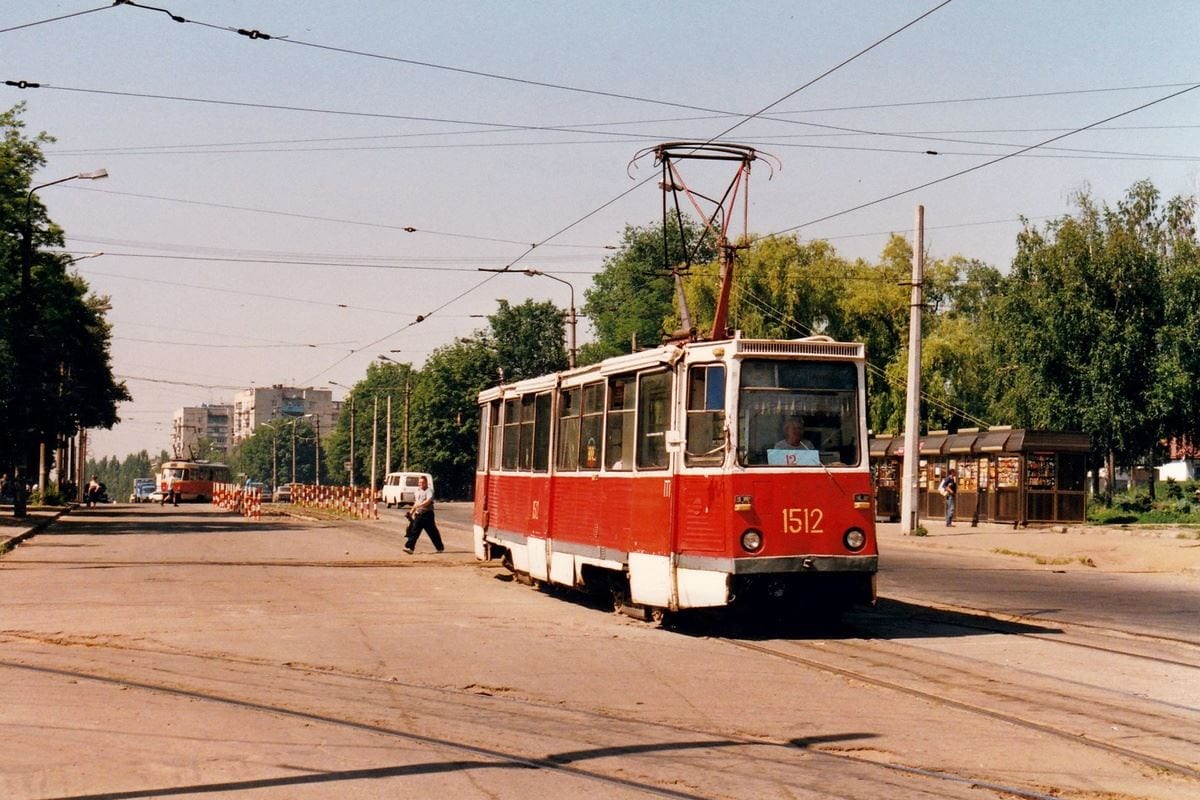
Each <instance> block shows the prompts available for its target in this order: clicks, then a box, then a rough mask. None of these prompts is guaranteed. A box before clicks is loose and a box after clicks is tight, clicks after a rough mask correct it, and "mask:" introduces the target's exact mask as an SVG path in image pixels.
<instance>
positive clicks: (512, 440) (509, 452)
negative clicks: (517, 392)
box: [500, 398, 521, 469]
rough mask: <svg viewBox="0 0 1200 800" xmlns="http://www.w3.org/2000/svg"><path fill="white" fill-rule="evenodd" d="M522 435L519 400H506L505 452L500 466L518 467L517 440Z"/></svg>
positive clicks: (506, 467) (505, 467)
mask: <svg viewBox="0 0 1200 800" xmlns="http://www.w3.org/2000/svg"><path fill="white" fill-rule="evenodd" d="M520 435H521V417H520V416H519V413H518V408H517V400H516V399H515V398H514V399H512V400H505V401H504V454H503V455H502V456H501V457H500V466H501V467H503V468H504V469H516V468H517V442H518V441H519V439H520Z"/></svg>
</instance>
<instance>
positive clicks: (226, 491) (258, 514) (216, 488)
mask: <svg viewBox="0 0 1200 800" xmlns="http://www.w3.org/2000/svg"><path fill="white" fill-rule="evenodd" d="M212 502H213V505H214V506H217V507H218V508H224V509H228V510H229V511H236V512H238V513H239V514H241V515H242V516H243V517H246V518H248V519H262V488H261V487H258V486H256V487H253V488H250V489H247V488H246V487H245V486H243V485H242V484H239V483H214V484H213V499H212Z"/></svg>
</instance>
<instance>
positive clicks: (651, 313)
mask: <svg viewBox="0 0 1200 800" xmlns="http://www.w3.org/2000/svg"><path fill="white" fill-rule="evenodd" d="M679 230H680V228H679V225H678V224H677V223H676V222H675V221H674V220H671V221H668V223H667V225H666V234H667V235H666V237H665V239H664V236H663V225H662V224H654V225H649V226H646V227H634V226H626V228H625V232H624V234H623V235H622V237H621V245H620V248H619V249H618V251H617V253H615V254H614V255H612V256H610V257H609V258H607V259H605V261H604V268H603V269H602V270H601V271H600V272H599V273H598V274H597V275H596V277H595V278H594V279H593V281H592V286H591V288H589V289H587V290H586V291H584V298H585V302H584V306H583V311H584V315H585V316H586V317H587V318H588V320H589V321H590V322H591V325H592V328H593V330H594V331H595V334H596V338H595V340H594V341H592V342H589V343H587V344H586V345H584V346H583V347H581V348H580V353H579V363H580V364H591V363H595V362H596V361H600V360H603V359H605V358H608V357H610V356H615V355H621V354H622V353H628V352H630V351H631V348H632V342H633V340H634V339H636V340H637V344H638V346H639V347H656V346H658V344H659V343H660V342H661V341H662V338H663V335H664V334H665V333H667V332H669V331H673V330H675V328H677V327H678V324H679V315H678V313H677V312H676V310H675V285H674V283H673V281H672V279H671V276H670V273H669V270H670V269H671V268H673V267H676V266H679V265H681V264H683V263H684V260H685V259H684V247H683V244H682V243H681V239H680V236H679ZM683 231H684V233H685V236H686V238H687V241H688V242H689V243H690V244H691V245H692V246H693V247H694V248H695V247H696V243H697V242H699V247H698V248H696V255H695V258H694V261H695V263H698V264H703V263H705V262H707V261H711V260H712V259H713V257H714V255H715V251H714V249H713V246H712V240H711V237H710V236H706V237H704V239H703V240H701V239H700V228H699V227H698V226H697V225H696V224H695V223H693V222H692V221H691V220H688V219H687V218H685V219H684V225H683Z"/></svg>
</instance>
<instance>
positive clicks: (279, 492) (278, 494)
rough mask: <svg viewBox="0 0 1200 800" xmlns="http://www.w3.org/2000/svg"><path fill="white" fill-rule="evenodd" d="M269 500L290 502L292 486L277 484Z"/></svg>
mask: <svg viewBox="0 0 1200 800" xmlns="http://www.w3.org/2000/svg"><path fill="white" fill-rule="evenodd" d="M271 502H273V503H290V502H292V487H291V486H277V487H275V491H274V492H271Z"/></svg>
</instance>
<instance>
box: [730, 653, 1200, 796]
mask: <svg viewBox="0 0 1200 800" xmlns="http://www.w3.org/2000/svg"><path fill="white" fill-rule="evenodd" d="M721 641H723V642H725V643H726V644H728V645H730V646H732V647H735V648H739V649H742V650H747V651H751V652H755V653H759V654H762V655H766V656H770V657H772V658H778V659H782V660H785V661H788V662H791V663H794V664H797V665H800V666H803V667H806V668H809V669H817V670H821V671H824V672H826V673H829V674H833V675H837V676H840V677H842V678H845V679H847V680H852V681H857V682H860V683H862V684H865V685H868V686H875V687H878V688H881V689H886V690H889V691H893V692H899V693H902V694H905V695H908V696H911V697H917V698H920V699H922V700H925V701H928V702H930V703H935V704H937V705H938V706H941V707H945V708H953V709H955V710H958V711H963V712H966V713H969V714H972V715H976V716H980V717H986V718H989V719H993V720H998V721H1002V722H1006V723H1009V724H1012V725H1017V726H1019V727H1022V728H1025V729H1027V730H1032V731H1037V732H1039V733H1043V734H1047V735H1050V736H1054V737H1056V738H1060V739H1066V740H1069V741H1071V742H1074V743H1078V744H1084V745H1086V746H1088V747H1091V748H1095V749H1099V750H1104V751H1106V752H1108V753H1112V754H1115V755H1118V756H1120V757H1122V758H1126V759H1130V760H1132V761H1135V762H1138V763H1141V764H1144V765H1147V766H1149V767H1152V768H1154V769H1158V770H1166V771H1168V772H1171V773H1174V774H1176V775H1179V776H1183V777H1187V778H1191V779H1200V767H1198V766H1197V764H1196V763H1194V761H1192V760H1189V756H1190V757H1191V758H1194V755H1192V754H1194V753H1196V752H1200V713H1198V712H1197V709H1195V708H1191V707H1180V706H1176V705H1173V704H1165V703H1156V702H1154V701H1151V700H1147V699H1146V698H1142V697H1137V696H1135V695H1132V694H1129V693H1124V692H1120V691H1115V690H1110V689H1103V688H1098V687H1095V686H1092V685H1087V684H1082V683H1071V682H1068V681H1063V680H1060V679H1057V678H1054V677H1053V676H1046V675H1034V674H1033V673H1031V672H1029V671H1021V670H1014V669H1012V668H1011V667H1001V665H997V664H995V663H990V662H980V661H979V660H977V659H976V660H972V659H969V658H964V657H961V656H949V655H947V654H945V653H943V652H940V651H936V650H932V649H929V648H924V647H920V646H916V645H912V644H911V643H897V642H893V641H883V642H880V641H868V640H864V639H852V640H821V641H795V640H791V641H787V642H786V643H776V644H773V645H772V644H763V643H760V642H753V641H747V640H743V639H737V638H722V639H721ZM1113 652H1119V651H1113ZM1171 663H1175V662H1171ZM1186 666H1187V667H1189V668H1195V665H1194V664H1187V665H1186ZM1006 678H1007V679H1006ZM1022 678H1024V679H1025V680H1024V681H1022ZM1118 739H1120V740H1129V739H1134V740H1140V741H1143V742H1147V743H1155V744H1156V745H1157V747H1158V749H1159V752H1154V751H1153V750H1152V749H1151V748H1150V747H1148V746H1142V747H1134V746H1129V745H1126V744H1121V743H1120V742H1119V741H1115V740H1118ZM1163 751H1165V752H1163Z"/></svg>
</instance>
